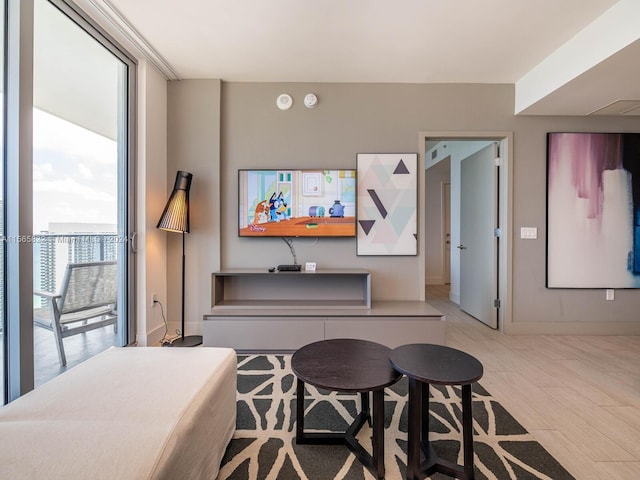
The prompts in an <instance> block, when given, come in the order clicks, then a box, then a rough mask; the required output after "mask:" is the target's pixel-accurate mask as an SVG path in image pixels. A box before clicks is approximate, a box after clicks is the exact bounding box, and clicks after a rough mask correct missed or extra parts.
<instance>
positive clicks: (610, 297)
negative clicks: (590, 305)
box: [606, 288, 616, 300]
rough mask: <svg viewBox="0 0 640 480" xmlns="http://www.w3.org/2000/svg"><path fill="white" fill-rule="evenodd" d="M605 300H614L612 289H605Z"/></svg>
mask: <svg viewBox="0 0 640 480" xmlns="http://www.w3.org/2000/svg"><path fill="white" fill-rule="evenodd" d="M606 298H607V300H615V298H616V297H615V293H614V291H613V288H607V294H606Z"/></svg>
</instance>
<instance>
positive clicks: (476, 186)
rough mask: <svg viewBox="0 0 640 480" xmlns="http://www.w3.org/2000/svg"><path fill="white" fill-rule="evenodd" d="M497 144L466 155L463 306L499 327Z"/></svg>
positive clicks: (463, 165) (462, 184) (462, 223)
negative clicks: (496, 231) (496, 306)
mask: <svg viewBox="0 0 640 480" xmlns="http://www.w3.org/2000/svg"><path fill="white" fill-rule="evenodd" d="M496 157H497V144H491V145H489V146H487V147H485V148H484V149H482V150H480V151H479V152H477V153H475V154H473V155H471V156H470V157H468V158H466V159H464V160H463V161H462V163H461V167H460V169H461V174H460V175H461V178H460V188H461V192H460V210H461V212H460V245H458V246H457V247H458V248H459V249H460V308H461V309H462V310H464V311H465V312H467V313H468V314H469V315H471V316H473V317H475V318H477V319H478V320H480V321H481V322H483V323H486V324H487V325H489V326H490V327H492V328H498V310H497V308H495V307H494V301H495V300H496V299H497V298H498V297H497V296H498V284H497V283H498V282H497V258H498V257H497V238H496V236H495V229H496V227H497V223H496V222H497V210H498V209H497V205H498V203H497V202H498V196H497V195H498V193H497V192H498V167H497V166H496V162H495V159H496Z"/></svg>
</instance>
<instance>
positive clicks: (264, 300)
mask: <svg viewBox="0 0 640 480" xmlns="http://www.w3.org/2000/svg"><path fill="white" fill-rule="evenodd" d="M211 298H212V308H211V310H210V311H209V312H208V313H206V314H205V315H204V318H203V320H204V321H203V325H202V334H203V344H204V345H205V346H208V347H231V348H234V349H236V350H237V351H293V350H297V349H298V348H300V347H301V346H303V345H306V344H308V343H311V342H315V341H318V340H323V339H329V338H360V339H363V340H370V341H374V342H378V343H381V344H383V345H387V346H388V347H390V348H395V347H397V346H399V345H404V344H407V343H435V344H440V345H443V344H444V333H445V322H444V315H442V313H440V312H439V311H437V310H436V309H435V308H433V307H432V306H431V305H429V304H427V303H425V302H420V301H383V302H379V301H371V273H370V272H368V271H366V270H355V269H325V270H322V269H320V270H316V271H314V272H306V271H299V272H292V271H281V272H278V271H276V272H269V271H267V270H256V269H234V270H221V271H219V272H215V273H213V275H212V288H211Z"/></svg>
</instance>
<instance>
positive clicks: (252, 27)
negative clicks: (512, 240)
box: [78, 0, 640, 115]
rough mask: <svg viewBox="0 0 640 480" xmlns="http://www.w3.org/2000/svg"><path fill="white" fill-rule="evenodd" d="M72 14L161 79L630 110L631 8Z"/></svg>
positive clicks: (341, 2)
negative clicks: (480, 89) (456, 93)
mask: <svg viewBox="0 0 640 480" xmlns="http://www.w3.org/2000/svg"><path fill="white" fill-rule="evenodd" d="M78 3H79V4H81V6H85V5H86V7H85V8H88V9H89V10H92V11H90V12H89V13H91V14H92V15H93V16H94V18H96V19H97V20H98V21H99V22H100V23H101V24H103V25H108V24H109V23H111V25H109V30H110V31H112V32H113V31H114V25H115V27H116V29H117V30H119V32H118V35H117V36H119V37H120V38H126V39H127V41H128V42H130V44H132V45H135V48H137V49H138V52H141V53H142V54H144V55H145V56H147V57H148V58H149V59H151V60H152V61H153V62H154V63H155V64H156V66H158V67H159V68H160V69H161V70H162V71H163V73H165V75H166V76H167V77H168V78H170V79H185V78H219V79H222V80H224V81H246V82H374V83H378V82H394V83H508V84H515V85H516V97H517V98H516V99H515V104H516V113H525V114H543V115H563V114H569V115H586V114H590V113H591V112H593V111H594V110H597V109H599V108H602V107H604V106H606V105H608V104H610V103H613V102H616V101H618V100H635V99H640V81H638V79H639V78H640V58H639V51H640V22H639V21H638V18H640V0H619V1H617V0H399V1H390V0H135V1H132V0H79V1H78ZM106 20H108V21H106ZM633 113H636V114H640V109H637V111H634V112H633Z"/></svg>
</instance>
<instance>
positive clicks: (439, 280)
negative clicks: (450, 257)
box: [423, 159, 451, 285]
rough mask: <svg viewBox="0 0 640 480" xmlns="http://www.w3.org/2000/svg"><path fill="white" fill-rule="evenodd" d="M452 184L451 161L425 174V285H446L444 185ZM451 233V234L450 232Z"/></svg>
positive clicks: (447, 160) (444, 161) (448, 160)
mask: <svg viewBox="0 0 640 480" xmlns="http://www.w3.org/2000/svg"><path fill="white" fill-rule="evenodd" d="M445 183H449V184H450V183H451V161H450V159H445V160H443V161H441V162H440V163H438V164H437V165H434V166H432V167H431V168H428V169H427V170H426V172H425V192H424V202H423V205H424V218H425V225H428V226H429V227H428V228H425V233H424V234H425V245H426V247H425V284H426V285H443V284H444V283H445V271H444V268H445V265H444V262H443V251H444V244H443V242H444V233H445V232H444V226H445V224H444V216H443V215H444V205H443V201H442V200H443V194H442V189H443V184H445ZM449 233H451V232H449Z"/></svg>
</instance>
